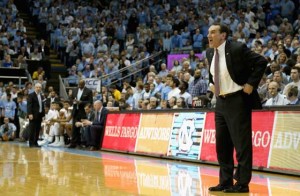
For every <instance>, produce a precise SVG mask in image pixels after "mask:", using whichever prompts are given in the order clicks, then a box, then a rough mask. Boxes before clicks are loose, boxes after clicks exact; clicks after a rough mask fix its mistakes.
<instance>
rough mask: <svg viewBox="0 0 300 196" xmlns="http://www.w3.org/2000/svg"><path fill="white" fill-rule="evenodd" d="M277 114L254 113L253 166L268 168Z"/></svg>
mask: <svg viewBox="0 0 300 196" xmlns="http://www.w3.org/2000/svg"><path fill="white" fill-rule="evenodd" d="M274 114H275V112H253V113H252V145H253V166H256V167H264V168H266V167H267V166H268V157H269V152H270V146H271V140H272V134H273V133H272V132H273V124H274Z"/></svg>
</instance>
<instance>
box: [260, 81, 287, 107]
mask: <svg viewBox="0 0 300 196" xmlns="http://www.w3.org/2000/svg"><path fill="white" fill-rule="evenodd" d="M268 91H269V93H270V95H271V98H270V99H268V100H267V102H266V104H265V106H280V105H287V104H289V100H288V99H287V98H286V96H284V95H282V94H280V93H279V85H278V83H277V82H271V83H270V84H269V87H268Z"/></svg>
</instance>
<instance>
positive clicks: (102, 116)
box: [92, 107, 108, 129]
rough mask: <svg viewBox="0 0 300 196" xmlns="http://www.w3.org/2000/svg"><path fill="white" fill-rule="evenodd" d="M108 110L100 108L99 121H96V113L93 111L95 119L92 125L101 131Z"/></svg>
mask: <svg viewBox="0 0 300 196" xmlns="http://www.w3.org/2000/svg"><path fill="white" fill-rule="evenodd" d="M107 113H108V110H107V109H106V108H105V107H102V110H101V115H100V121H98V119H97V112H96V111H95V112H94V114H95V117H94V120H93V124H92V125H96V126H99V127H100V128H101V129H103V127H104V125H105V122H106V116H107Z"/></svg>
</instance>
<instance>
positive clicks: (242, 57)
mask: <svg viewBox="0 0 300 196" xmlns="http://www.w3.org/2000/svg"><path fill="white" fill-rule="evenodd" d="M225 55H226V64H227V69H228V72H229V74H230V77H231V79H232V80H233V81H234V82H235V83H237V84H238V85H244V84H246V83H248V84H250V85H252V86H253V87H254V89H255V90H254V91H253V93H252V94H251V95H250V96H249V99H248V101H249V104H250V106H251V108H252V109H261V108H262V105H261V102H260V98H259V95H258V93H257V90H256V88H257V87H258V84H259V82H260V80H261V78H262V76H263V74H264V71H265V69H266V66H267V63H268V62H267V60H266V59H265V58H264V57H263V56H261V55H259V54H257V53H255V52H253V51H251V50H250V49H249V48H247V46H246V45H245V44H243V43H240V42H230V41H227V42H226V45H225ZM213 56H214V49H213V48H209V49H207V51H206V57H207V59H208V62H209V70H210V65H211V62H212V59H213ZM209 81H210V82H211V83H212V84H213V83H214V82H213V79H212V74H211V73H210V72H209Z"/></svg>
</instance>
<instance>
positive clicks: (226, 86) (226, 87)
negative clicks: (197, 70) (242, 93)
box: [210, 41, 243, 95]
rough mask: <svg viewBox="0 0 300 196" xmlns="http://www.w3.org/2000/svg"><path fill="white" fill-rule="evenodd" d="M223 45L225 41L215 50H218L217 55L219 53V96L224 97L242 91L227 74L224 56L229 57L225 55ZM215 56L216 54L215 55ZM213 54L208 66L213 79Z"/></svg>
mask: <svg viewBox="0 0 300 196" xmlns="http://www.w3.org/2000/svg"><path fill="white" fill-rule="evenodd" d="M225 44H226V41H225V42H224V43H223V44H221V45H220V46H219V47H218V48H217V49H218V53H219V70H220V73H219V81H220V85H219V87H220V95H225V94H228V93H233V92H236V91H239V90H241V89H243V87H242V86H240V85H238V84H237V83H235V82H234V81H233V80H232V79H231V77H230V74H229V72H228V69H227V64H226V55H230V54H229V53H227V54H226V55H225ZM215 54H216V53H215ZM215 54H214V57H213V59H212V65H211V66H210V73H211V74H212V75H213V77H214V73H215V72H214V71H215V63H214V62H215Z"/></svg>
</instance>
